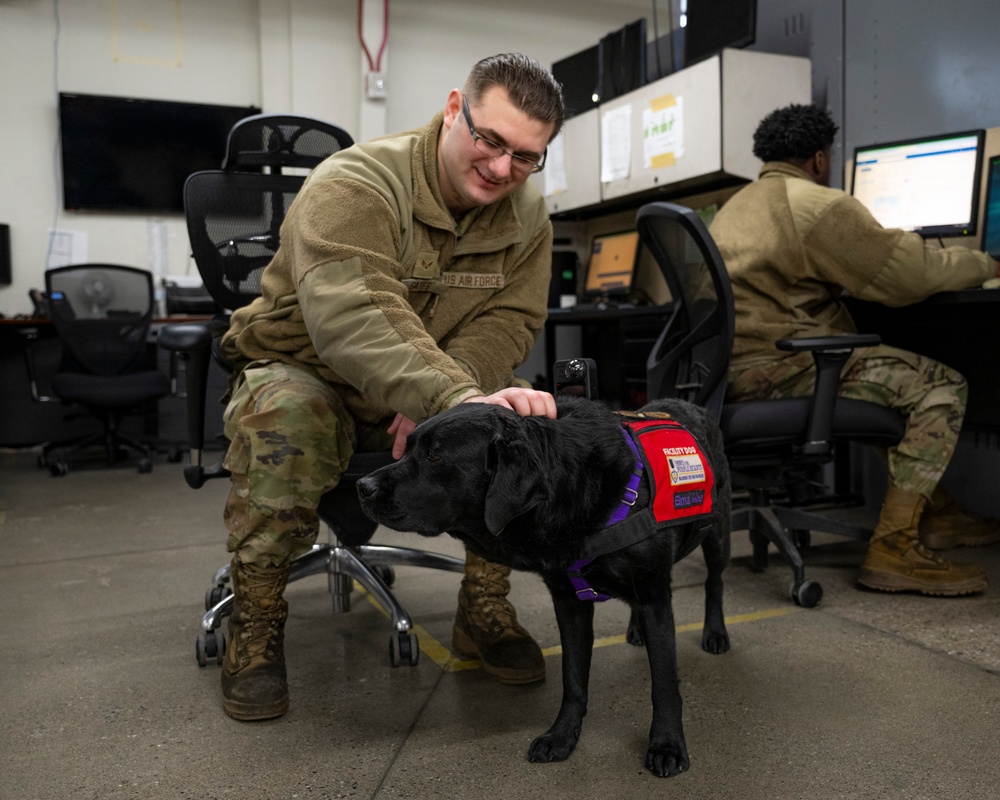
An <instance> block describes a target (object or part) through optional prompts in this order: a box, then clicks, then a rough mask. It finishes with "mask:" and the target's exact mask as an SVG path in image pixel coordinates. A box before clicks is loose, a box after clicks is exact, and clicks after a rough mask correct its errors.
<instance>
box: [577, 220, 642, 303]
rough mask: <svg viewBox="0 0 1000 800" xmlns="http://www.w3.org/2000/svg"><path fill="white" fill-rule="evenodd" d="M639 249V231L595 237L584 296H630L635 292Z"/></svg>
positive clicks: (600, 297) (591, 298) (584, 286)
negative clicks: (633, 289)
mask: <svg viewBox="0 0 1000 800" xmlns="http://www.w3.org/2000/svg"><path fill="white" fill-rule="evenodd" d="M638 252H639V233H638V231H621V232H619V233H607V234H601V235H600V236H595V237H594V240H593V242H592V243H591V246H590V262H589V263H588V264H587V279H586V281H585V282H584V284H583V294H584V298H585V299H588V300H599V299H603V298H611V297H625V296H627V295H628V294H629V293H630V292H631V291H632V280H633V276H634V275H635V264H636V255H637V254H638Z"/></svg>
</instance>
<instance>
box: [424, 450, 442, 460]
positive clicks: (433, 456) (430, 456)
mask: <svg viewBox="0 0 1000 800" xmlns="http://www.w3.org/2000/svg"><path fill="white" fill-rule="evenodd" d="M427 460H428V461H431V462H434V461H440V460H441V459H440V457H439V456H438V454H437V453H435V452H434V451H433V450H428V451H427Z"/></svg>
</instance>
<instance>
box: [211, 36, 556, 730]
mask: <svg viewBox="0 0 1000 800" xmlns="http://www.w3.org/2000/svg"><path fill="white" fill-rule="evenodd" d="M564 113H565V112H564V106H563V100H562V96H561V93H560V88H559V85H558V84H557V83H556V82H555V81H554V80H553V78H552V76H551V75H550V74H549V73H548V72H547V71H546V70H545V69H544V68H542V67H541V66H540V65H539V64H538V63H537V62H536V61H534V60H533V59H529V58H527V57H525V56H522V55H517V54H505V55H497V56H492V57H489V58H486V59H483V60H482V61H480V62H479V63H478V64H476V65H475V66H474V67H473V68H472V71H471V72H470V74H469V76H468V78H467V80H466V83H465V86H464V88H463V89H462V90H461V91H459V90H458V89H454V90H452V91H451V92H450V93H449V95H448V99H447V102H446V104H445V107H444V110H443V112H439V113H438V114H437V116H435V117H434V119H433V120H431V122H430V123H429V124H428V125H427V126H425V127H423V128H421V129H419V130H416V131H410V132H408V133H403V134H399V135H396V136H391V137H387V138H382V139H379V140H376V141H374V142H369V143H367V144H356V145H354V146H353V147H351V148H348V149H346V150H343V151H341V152H339V153H337V154H336V155H334V156H331V157H330V158H329V159H327V161H325V162H324V163H323V164H321V165H320V166H318V167H317V168H316V169H315V170H314V172H313V173H312V175H311V176H310V177H309V179H308V180H307V182H306V184H305V186H304V187H303V189H302V191H301V192H300V193H299V195H298V197H297V198H296V199H295V201H294V203H293V204H292V207H291V209H290V210H289V214H288V217H287V219H286V221H285V224H284V225H283V227H282V241H281V246H280V249H279V250H278V252H277V254H276V255H275V257H274V259H273V260H272V262H271V263H270V264H269V265H268V267H267V269H266V270H265V271H264V275H263V281H262V295H261V297H259V298H257V300H256V301H254V302H253V303H252V304H251V305H249V306H247V307H245V308H243V309H240V310H238V311H237V312H236V313H234V314H233V318H232V326H231V328H230V329H229V331H228V332H227V334H226V336H225V339H224V341H223V351H224V352H225V354H226V355H227V356H228V357H229V358H230V359H231V360H232V361H233V362H234V363H235V364H236V365H237V368H238V372H237V373H236V376H235V377H234V378H233V380H232V383H231V398H230V400H229V404H228V406H227V408H226V412H225V431H226V435H227V436H228V437H229V439H230V440H231V442H232V444H231V445H230V448H229V450H228V452H227V454H226V459H225V464H226V466H227V467H228V468H229V469H230V470H231V471H232V489H231V492H230V495H229V500H228V503H227V507H226V512H225V520H226V526H227V529H228V531H229V539H228V542H227V546H228V549H229V551H230V552H232V553H233V559H232V578H233V588H234V591H235V595H236V600H235V606H234V609H233V614H232V617H231V620H230V631H231V639H230V643H229V647H228V649H227V652H226V657H225V662H224V665H223V673H222V688H223V707H224V709H225V710H226V712H227V713H228V714H230V716H233V717H235V718H237V719H267V718H269V717H276V716H280V715H281V714H283V713H285V711H286V709H287V707H288V686H287V681H286V677H285V659H284V653H283V647H282V643H283V630H284V623H285V620H286V617H287V609H288V606H287V604H286V602H285V600H284V599H283V598H282V595H283V593H284V589H285V585H286V581H287V579H288V574H289V567H290V563H291V561H292V560H293V559H294V558H295V557H296V556H299V555H301V554H303V553H305V552H306V551H308V550H309V549H310V546H311V545H312V544H313V542H314V541H315V540H316V538H317V534H318V529H319V520H318V517H317V512H316V508H317V504H318V502H319V499H320V496H321V495H322V494H323V493H324V492H326V491H327V490H329V489H331V488H333V487H334V486H335V485H336V484H337V481H338V480H339V477H340V475H341V473H342V471H343V468H344V466H345V465H346V464H347V462H348V460H349V459H350V457H351V455H352V453H354V452H355V451H356V450H358V451H374V450H388V449H390V448H391V450H392V453H393V455H394V456H396V457H397V458H398V457H400V456H401V455H402V453H403V451H404V449H405V445H406V436H407V434H409V433H410V432H411V431H412V430H413V428H414V426H415V423H417V422H420V421H422V420H425V419H427V418H428V417H430V416H432V415H434V414H436V413H438V412H440V411H442V410H445V409H448V408H451V407H453V406H455V405H457V404H459V403H464V402H481V403H491V404H495V405H500V406H504V407H507V408H511V409H513V410H514V411H516V412H517V413H519V414H521V415H522V416H528V415H542V416H550V417H554V416H555V402H554V400H553V398H552V396H551V395H550V394H548V393H546V392H540V391H535V390H533V389H529V388H522V387H521V386H520V385H519V384H518V382H517V380H516V379H515V378H514V375H513V370H514V369H515V368H516V367H517V366H518V365H520V364H521V363H522V362H523V361H524V360H525V358H526V357H527V355H528V353H529V351H530V350H531V348H532V346H533V344H534V342H535V339H536V337H537V336H538V334H539V332H540V331H541V329H542V327H543V325H544V322H545V316H546V305H547V296H548V287H549V281H550V276H551V254H552V225H551V223H550V222H549V217H548V214H547V212H546V208H545V203H544V200H543V198H542V196H541V194H540V193H539V192H538V190H537V189H535V188H534V187H533V186H531V185H530V184H528V182H527V181H528V176H529V175H530V174H531V173H533V172H537V171H538V170H540V169H541V168H542V166H543V163H544V160H545V152H546V148H547V146H548V144H549V142H550V141H551V140H552V137H553V136H555V135H556V133H557V132H558V131H559V128H560V127H561V125H562V121H563V117H564ZM473 120H474V121H473ZM509 573H510V570H509V569H506V568H503V567H500V566H497V565H493V564H490V563H488V562H486V561H484V560H482V559H479V558H476V557H475V556H473V555H471V554H469V556H468V558H467V563H466V569H465V577H464V579H463V581H462V588H461V590H460V592H459V602H458V613H457V616H456V620H455V626H454V644H455V648H456V650H458V651H459V652H460V653H461V654H462V655H466V656H475V657H478V658H480V659H481V660H482V662H483V665H484V668H485V670H486V672H487V673H489V674H490V675H492V676H493V677H495V678H496V679H498V680H500V681H502V682H506V683H529V682H532V681H538V680H541V679H542V678H543V677H544V675H545V662H544V660H543V658H542V653H541V650H540V649H539V647H538V645H537V644H536V643H535V641H534V640H533V639H532V638H531V636H530V635H529V634H528V632H527V631H526V630H524V628H522V627H521V626H520V625H519V624H518V622H517V617H516V612H515V609H514V608H513V606H512V605H511V604H510V602H509V600H508V599H507V593H508V591H509V588H510V584H509V581H508V576H509Z"/></svg>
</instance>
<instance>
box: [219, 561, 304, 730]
mask: <svg viewBox="0 0 1000 800" xmlns="http://www.w3.org/2000/svg"><path fill="white" fill-rule="evenodd" d="M288 573H289V567H287V566H286V567H277V568H264V567H255V566H253V565H251V564H241V563H239V562H238V561H237V560H236V559H235V558H234V559H233V562H232V568H231V572H230V574H231V577H232V579H233V593H234V594H235V601H234V605H233V613H232V616H231V617H230V618H229V647H228V648H227V649H226V660H225V662H224V663H223V665H222V707H223V709H224V710H225V712H226V713H227V714H228V715H229V716H231V717H232V718H233V719H240V720H255V719H271V718H273V717H280V716H281V715H282V714H284V713H285V712H286V711H288V682H287V680H286V677H285V651H284V641H285V620H286V619H287V618H288V603H286V602H285V601H284V600H283V599H282V597H281V595H282V592H284V591H285V584H286V583H287V582H288Z"/></svg>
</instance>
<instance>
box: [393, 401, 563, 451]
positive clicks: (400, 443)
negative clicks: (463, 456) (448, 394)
mask: <svg viewBox="0 0 1000 800" xmlns="http://www.w3.org/2000/svg"><path fill="white" fill-rule="evenodd" d="M463 402H465V403H486V404H488V405H494V406H503V407H504V408H509V409H510V410H511V411H514V412H515V413H517V414H520V415H521V416H522V417H548V418H549V419H555V418H556V400H555V398H554V397H553V396H552V395H551V394H549V393H548V392H540V391H538V390H537V389H522V388H521V387H519V386H511V387H508V388H507V389H501V390H500V391H499V392H494V393H493V394H487V395H477V396H476V397H470V398H469V399H468V400H464V401H463ZM415 427H417V423H415V422H414V421H413V420H411V419H409V418H408V417H405V416H403V415H402V414H396V418H395V419H394V420H393V421H392V424H391V425H390V426H389V435H390V436H394V437H395V439H393V443H392V457H393V458H395V459H400V458H402V457H403V453H404V452H406V437H407V436H409V435H410V434H411V433H412V432H413V429H414V428H415Z"/></svg>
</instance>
